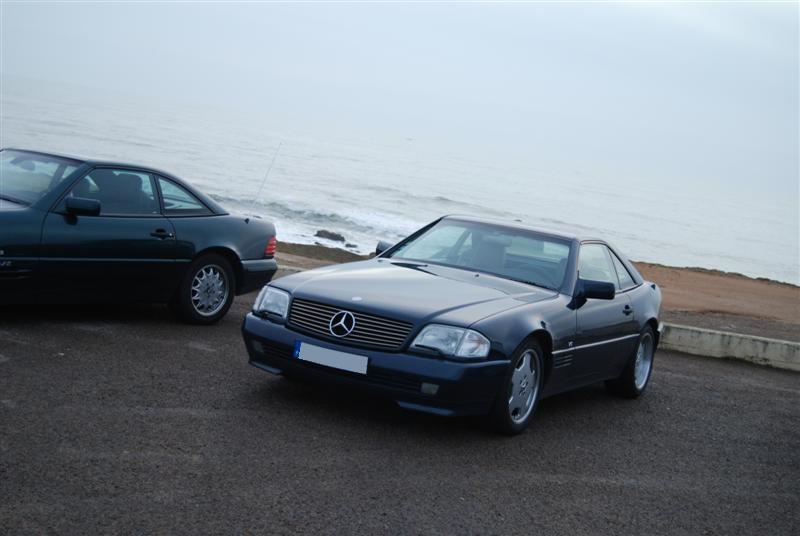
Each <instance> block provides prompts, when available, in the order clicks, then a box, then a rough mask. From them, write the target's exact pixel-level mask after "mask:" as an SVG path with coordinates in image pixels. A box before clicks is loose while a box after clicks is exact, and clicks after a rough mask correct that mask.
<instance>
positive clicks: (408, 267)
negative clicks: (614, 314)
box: [274, 259, 557, 326]
mask: <svg viewBox="0 0 800 536" xmlns="http://www.w3.org/2000/svg"><path fill="white" fill-rule="evenodd" d="M274 286H276V287H279V288H283V289H285V290H287V291H289V292H291V293H292V295H293V297H294V298H300V299H306V300H313V301H318V302H321V303H327V304H331V305H335V306H337V307H341V308H342V309H349V310H354V311H362V312H365V313H371V314H375V315H380V316H386V317H390V318H396V319H398V320H405V321H408V322H412V323H414V324H418V323H421V322H426V323H427V322H433V321H435V322H442V323H446V324H453V325H460V326H469V325H471V324H473V323H475V322H477V321H479V320H481V319H483V318H486V317H487V316H490V315H493V314H495V313H498V312H500V311H504V310H507V309H510V308H512V307H517V306H520V305H523V304H527V303H533V302H537V301H541V300H546V299H551V298H554V297H556V296H557V293H556V292H554V291H551V290H547V289H542V288H539V287H534V286H531V285H527V284H524V283H517V282H516V281H510V280H507V279H503V278H499V277H495V276H491V275H488V274H483V273H477V272H472V271H467V270H459V269H456V268H449V267H445V266H438V265H433V264H427V265H426V264H421V263H410V262H400V261H392V260H390V259H372V260H368V261H361V262H354V263H348V264H340V265H337V266H329V267H325V268H317V269H315V270H309V271H306V272H301V273H298V274H294V275H291V276H288V277H284V278H281V279H279V280H277V281H275V283H274Z"/></svg>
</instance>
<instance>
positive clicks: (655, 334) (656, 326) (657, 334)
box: [642, 317, 659, 348]
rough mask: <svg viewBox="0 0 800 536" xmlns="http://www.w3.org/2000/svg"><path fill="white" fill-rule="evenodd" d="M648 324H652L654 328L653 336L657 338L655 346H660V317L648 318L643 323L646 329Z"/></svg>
mask: <svg viewBox="0 0 800 536" xmlns="http://www.w3.org/2000/svg"><path fill="white" fill-rule="evenodd" d="M647 326H650V327H651V328H652V329H653V336H654V337H655V339H656V344H655V346H656V348H658V342H659V340H658V336H659V333H658V319H656V318H653V317H651V318H649V319H648V320H647V322H645V323H644V325H642V329H644V328H645V327H647Z"/></svg>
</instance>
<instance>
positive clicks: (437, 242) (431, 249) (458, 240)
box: [392, 225, 472, 261]
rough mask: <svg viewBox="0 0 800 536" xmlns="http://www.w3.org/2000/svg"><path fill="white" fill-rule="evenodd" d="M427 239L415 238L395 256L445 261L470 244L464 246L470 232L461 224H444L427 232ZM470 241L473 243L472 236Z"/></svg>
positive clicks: (460, 252)
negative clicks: (433, 230)
mask: <svg viewBox="0 0 800 536" xmlns="http://www.w3.org/2000/svg"><path fill="white" fill-rule="evenodd" d="M426 235H427V236H426V238H427V239H426V240H415V241H414V242H411V243H409V244H406V245H405V246H402V247H401V248H400V249H399V250H398V251H396V252H395V254H394V255H392V256H393V257H402V258H406V259H426V260H430V261H436V260H438V261H445V260H447V259H448V258H453V257H458V256H459V255H461V254H462V253H463V252H464V251H465V250H468V249H469V246H467V247H466V248H465V247H464V242H465V241H466V239H467V237H469V235H470V232H469V230H467V229H464V227H462V226H459V225H442V226H440V227H437V228H436V229H435V232H428V233H426ZM469 243H470V244H471V243H472V239H471V238H470V241H469Z"/></svg>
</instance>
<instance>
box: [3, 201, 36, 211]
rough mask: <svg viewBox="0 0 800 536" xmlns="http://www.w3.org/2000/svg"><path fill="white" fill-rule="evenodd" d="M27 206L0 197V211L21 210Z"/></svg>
mask: <svg viewBox="0 0 800 536" xmlns="http://www.w3.org/2000/svg"><path fill="white" fill-rule="evenodd" d="M28 208H29V207H28V205H21V204H19V203H14V202H13V201H8V200H6V199H0V212H19V211H21V210H27V209H28Z"/></svg>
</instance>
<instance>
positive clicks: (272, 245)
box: [264, 236, 278, 257]
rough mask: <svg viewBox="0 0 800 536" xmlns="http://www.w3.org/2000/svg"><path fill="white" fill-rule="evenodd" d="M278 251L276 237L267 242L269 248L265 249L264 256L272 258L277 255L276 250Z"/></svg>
mask: <svg viewBox="0 0 800 536" xmlns="http://www.w3.org/2000/svg"><path fill="white" fill-rule="evenodd" d="M276 249H278V239H277V238H275V237H274V236H273V237H272V238H270V239H269V242H267V247H266V248H264V256H265V257H272V256H274V255H275V250H276Z"/></svg>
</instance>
